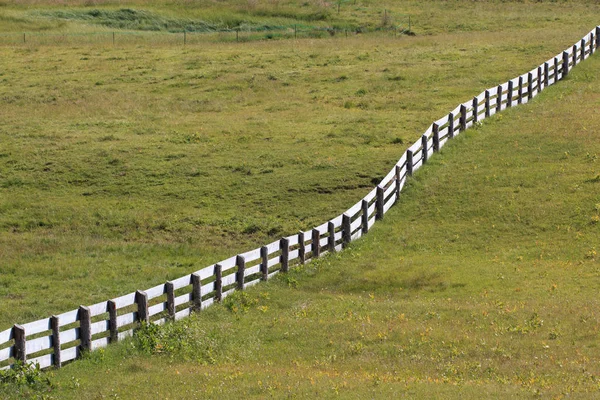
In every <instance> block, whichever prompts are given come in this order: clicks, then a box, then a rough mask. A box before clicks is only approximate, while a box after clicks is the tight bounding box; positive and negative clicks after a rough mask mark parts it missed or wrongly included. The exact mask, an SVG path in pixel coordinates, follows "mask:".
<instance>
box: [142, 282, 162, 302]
mask: <svg viewBox="0 0 600 400" xmlns="http://www.w3.org/2000/svg"><path fill="white" fill-rule="evenodd" d="M144 292H145V293H146V294H147V295H148V300H151V299H155V298H157V297H160V296H162V295H163V294H165V284H164V283H161V284H160V285H156V286H154V287H151V288H150V289H147V290H144Z"/></svg>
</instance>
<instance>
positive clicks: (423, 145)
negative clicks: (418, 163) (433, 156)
mask: <svg viewBox="0 0 600 400" xmlns="http://www.w3.org/2000/svg"><path fill="white" fill-rule="evenodd" d="M428 141H429V140H428V139H427V135H423V136H421V149H422V150H421V154H423V164H425V163H426V162H427V159H428V158H429V152H428V150H427V147H428V143H427V142H428Z"/></svg>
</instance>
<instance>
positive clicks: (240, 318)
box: [5, 56, 600, 399]
mask: <svg viewBox="0 0 600 400" xmlns="http://www.w3.org/2000/svg"><path fill="white" fill-rule="evenodd" d="M599 66H600V61H599V59H598V57H596V56H595V57H593V58H592V59H590V60H588V61H586V62H585V63H583V64H581V65H580V66H578V67H577V68H576V69H575V70H574V71H572V73H571V75H570V76H569V78H568V79H566V80H564V81H562V82H560V83H559V84H557V85H556V86H553V87H551V88H549V89H547V90H546V91H545V92H544V93H543V94H542V95H541V96H539V97H537V98H536V99H534V100H533V101H532V102H531V103H530V104H528V105H526V106H522V107H519V108H517V109H512V110H508V111H506V112H505V113H503V114H501V115H498V116H496V117H494V118H492V119H490V120H486V121H485V122H484V124H483V126H482V127H481V128H478V129H473V130H470V131H467V132H466V133H465V134H464V135H462V136H460V137H458V138H457V139H456V140H454V141H453V142H452V143H451V144H449V145H448V146H446V147H445V148H444V149H443V151H442V154H441V155H439V156H436V157H434V158H432V159H431V160H430V163H429V164H428V165H427V166H426V167H425V168H423V169H422V170H420V171H419V172H418V173H417V174H416V176H415V177H414V179H413V180H411V181H410V184H409V186H408V187H407V188H406V190H405V192H403V195H402V197H401V199H400V201H399V203H398V204H397V205H396V206H395V207H394V208H392V209H391V211H390V212H389V213H388V214H387V215H386V218H385V220H384V221H383V222H381V223H379V224H378V225H376V227H375V228H374V229H373V230H372V232H371V233H370V234H369V235H368V236H366V237H365V238H364V239H361V240H360V241H358V242H356V243H353V244H352V245H351V246H350V248H349V249H348V250H345V251H344V252H342V253H339V254H337V255H332V256H328V257H326V258H324V259H321V260H318V261H316V262H313V263H310V264H307V265H306V266H304V267H299V268H296V269H293V270H292V271H290V273H289V274H287V275H285V276H281V277H280V278H279V279H276V280H274V281H271V282H269V283H267V284H263V285H260V286H258V287H255V288H252V289H250V290H248V291H246V292H244V293H237V294H236V295H234V296H232V297H230V298H228V299H227V300H226V301H225V302H224V304H223V305H217V306H214V307H211V308H210V309H208V310H206V311H205V312H202V313H199V314H195V315H194V316H192V317H191V318H189V319H186V320H184V321H181V322H179V323H176V324H169V325H167V326H166V327H164V328H160V329H158V330H155V329H146V330H142V331H141V334H140V335H138V337H137V338H136V339H134V340H132V341H129V342H127V343H123V344H120V345H116V346H111V347H109V348H108V349H107V350H105V351H104V350H103V351H99V352H96V353H93V354H91V355H90V356H89V358H88V359H87V360H83V361H79V362H77V363H73V364H71V365H69V366H66V367H64V368H63V369H62V370H59V371H55V372H52V373H49V374H48V375H47V376H48V377H49V379H50V381H51V382H52V386H47V385H46V386H45V391H41V392H31V391H30V390H29V389H27V388H23V387H21V388H15V387H12V388H8V389H5V393H6V395H7V396H10V395H13V396H17V397H18V396H26V395H27V393H29V394H38V395H40V394H41V393H43V394H44V395H45V396H47V398H105V397H111V396H113V397H117V398H134V397H159V398H189V397H200V396H201V397H208V398H217V397H218V398H239V397H244V398H264V397H275V398H281V397H292V398H315V397H335V396H339V397H342V398H365V397H377V398H379V397H383V396H394V397H399V396H405V397H410V398H473V399H475V398H482V397H483V398H490V397H492V398H556V399H559V398H567V397H568V398H594V397H595V396H597V393H598V390H599V389H600V388H599V385H598V376H599V374H600V370H599V368H598V365H599V363H598V362H599V361H600V360H599V356H598V352H597V346H598V332H599V329H600V313H599V312H598V310H599V309H600V308H599V304H598V299H597V296H596V291H597V287H598V284H599V283H600V268H599V267H600V265H599V264H598V259H599V258H598V254H597V251H598V237H599V234H600V232H599V230H600V222H599V215H600V196H599V192H598V187H597V185H598V184H599V183H598V178H597V176H598V172H599V169H598V154H599V153H600V141H599V140H598V129H597V128H596V127H597V126H598V123H599V122H600V114H599V113H598V112H597V109H598V95H599V93H600V82H598V80H597V79H596V76H595V73H594V71H596V70H597V69H598V67H599Z"/></svg>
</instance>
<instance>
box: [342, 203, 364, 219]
mask: <svg viewBox="0 0 600 400" xmlns="http://www.w3.org/2000/svg"><path fill="white" fill-rule="evenodd" d="M361 208H362V200H361V201H359V202H358V203H356V204H355V205H353V206H352V207H350V208H349V209H348V210H346V212H345V214H346V215H348V216H349V217H350V218H354V216H355V215H356V214H358V213H359V212H360V210H361Z"/></svg>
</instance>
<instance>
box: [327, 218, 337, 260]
mask: <svg viewBox="0 0 600 400" xmlns="http://www.w3.org/2000/svg"><path fill="white" fill-rule="evenodd" d="M327 233H328V236H327V247H328V248H329V251H330V252H332V253H333V252H334V251H335V225H334V224H333V222H331V221H329V222H328V223H327Z"/></svg>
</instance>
